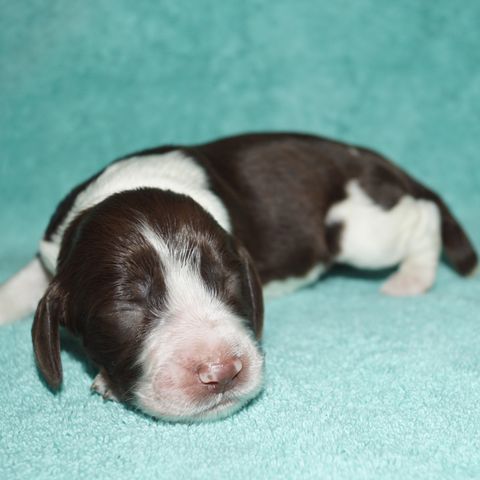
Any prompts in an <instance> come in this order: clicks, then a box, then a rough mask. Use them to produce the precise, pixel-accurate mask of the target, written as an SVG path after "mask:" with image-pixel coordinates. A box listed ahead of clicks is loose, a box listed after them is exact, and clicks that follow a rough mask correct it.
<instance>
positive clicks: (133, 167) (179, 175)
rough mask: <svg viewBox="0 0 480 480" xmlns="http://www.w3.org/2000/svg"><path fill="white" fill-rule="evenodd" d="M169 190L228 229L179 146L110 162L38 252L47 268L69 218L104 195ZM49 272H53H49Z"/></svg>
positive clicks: (222, 212) (221, 209) (203, 179)
mask: <svg viewBox="0 0 480 480" xmlns="http://www.w3.org/2000/svg"><path fill="white" fill-rule="evenodd" d="M148 187H150V188H158V189H162V190H170V191H172V192H175V193H180V194H184V195H187V196H189V197H191V198H192V199H193V200H194V201H195V202H197V203H198V204H199V205H200V206H202V207H203V208H204V209H205V210H206V211H207V212H208V213H210V215H212V217H213V218H214V219H215V220H216V221H217V222H218V223H219V225H220V226H221V227H222V228H224V229H225V230H226V231H228V232H229V231H230V228H231V227H230V219H229V216H228V213H227V210H226V208H225V206H224V205H223V203H222V202H221V201H220V199H219V198H218V197H217V196H216V195H214V194H213V193H212V192H211V191H210V190H209V183H208V177H207V174H206V173H205V171H204V169H203V168H202V167H201V166H200V165H198V163H196V162H195V161H194V160H193V159H192V158H189V157H188V156H187V155H185V154H184V153H182V152H181V151H179V150H174V151H171V152H168V153H165V154H161V155H148V156H140V157H130V158H127V159H125V160H121V161H119V162H116V163H113V164H112V165H110V166H109V167H107V168H106V170H105V171H104V172H103V173H102V174H101V175H100V176H99V177H98V178H97V179H96V180H95V181H93V182H92V183H91V184H90V185H88V187H87V188H86V189H85V190H83V191H82V192H80V193H79V194H78V196H77V198H76V199H75V202H74V204H73V206H72V208H71V210H70V211H69V213H68V215H67V216H66V218H65V220H64V221H63V222H62V224H61V225H60V226H59V227H58V229H57V231H56V232H55V233H54V235H52V241H51V242H44V243H48V245H42V244H41V245H40V253H41V255H42V258H43V259H44V260H45V263H46V264H47V265H48V266H49V268H51V267H52V266H55V265H56V264H57V258H58V251H59V247H60V243H61V240H62V236H63V234H64V232H65V230H66V228H67V226H68V225H69V224H70V222H71V221H72V220H73V219H74V218H75V217H76V216H77V215H78V214H79V213H80V212H82V211H83V210H85V209H87V208H90V207H93V206H94V205H97V204H98V203H100V202H102V201H103V200H105V199H106V198H107V197H109V196H111V195H113V194H115V193H119V192H124V191H128V190H135V189H138V188H148ZM52 273H53V272H52Z"/></svg>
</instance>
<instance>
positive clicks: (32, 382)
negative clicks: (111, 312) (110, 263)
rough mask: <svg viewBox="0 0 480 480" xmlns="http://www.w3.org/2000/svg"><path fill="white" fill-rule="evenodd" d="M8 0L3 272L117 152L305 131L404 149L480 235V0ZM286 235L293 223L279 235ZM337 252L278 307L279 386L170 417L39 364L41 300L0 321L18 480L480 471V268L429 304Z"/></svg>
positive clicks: (441, 284) (72, 372)
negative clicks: (36, 307) (35, 327)
mask: <svg viewBox="0 0 480 480" xmlns="http://www.w3.org/2000/svg"><path fill="white" fill-rule="evenodd" d="M1 12H2V13H1V15H0V62H1V63H0V65H1V69H0V145H1V158H0V202H1V205H2V207H1V208H0V225H1V236H0V277H1V278H0V280H4V279H6V278H7V277H8V276H9V275H11V274H12V273H13V272H15V271H16V270H17V269H19V268H20V267H21V266H22V265H23V264H25V263H26V262H27V261H28V260H29V259H30V258H31V256H32V255H33V253H34V252H35V249H36V244H37V240H38V239H39V238H40V236H41V234H42V230H43V228H44V226H45V225H46V222H47V220H48V218H49V215H50V214H51V212H52V211H53V208H54V206H55V204H56V202H57V201H58V200H59V199H60V197H61V196H62V195H63V194H65V193H66V192H67V191H68V190H69V189H70V188H71V186H72V185H74V184H75V183H77V182H79V181H80V180H82V179H84V178H85V177H86V176H87V175H90V174H91V173H93V172H94V171H96V170H97V169H98V168H99V167H101V166H102V165H103V164H104V163H105V162H107V161H109V160H111V159H113V158H115V157H116V156H120V155H123V154H125V153H128V152H130V151H133V150H136V149H140V148H144V147H147V146H153V145H158V144H162V143H171V142H184V143H190V142H199V141H204V140H208V139H211V138H214V137H218V136H221V135H227V134H233V133H238V132H242V131H252V130H297V131H310V132H315V133H320V134H323V135H328V136H333V137H336V138H339V139H342V140H345V141H350V142H354V143H359V144H363V145H368V146H370V147H372V148H375V149H378V150H381V151H383V152H385V153H386V154H387V155H388V156H390V157H392V158H395V160H396V161H397V162H398V163H399V164H400V165H402V166H403V167H404V168H405V169H407V170H408V171H409V172H411V173H412V174H414V175H415V176H416V177H418V178H420V179H422V181H424V182H425V183H426V184H428V185H430V186H431V187H433V188H435V189H436V190H437V191H439V192H441V193H442V195H443V196H444V198H445V199H446V201H447V202H448V203H449V204H450V206H451V207H452V209H453V210H454V212H455V213H456V215H457V216H458V218H459V219H460V220H461V221H462V223H463V224H464V225H465V227H466V229H467V230H468V231H469V233H470V236H471V237H472V239H473V241H474V242H475V244H476V246H477V248H478V247H480V242H479V239H480V168H479V166H480V152H479V150H480V149H479V145H480V143H479V142H480V141H479V139H480V117H479V104H480V29H479V28H478V22H479V20H480V4H479V3H478V2H476V1H475V0H464V1H463V2H452V1H450V0H437V1H436V2H425V1H424V2H419V1H418V0H404V1H397V2H387V1H383V0H351V1H348V0H336V1H334V2H318V1H316V0H296V1H287V0H276V1H275V2H266V1H260V0H243V1H223V2H221V1H214V0H201V1H200V0H199V1H196V2H194V1H192V0H190V1H176V0H171V1H163V0H161V1H159V0H137V1H135V2H130V1H129V0H115V1H114V0H95V1H91V0H85V1H83V2H65V1H63V0H50V1H49V2H44V1H41V0H29V1H25V2H8V1H6V0H5V1H3V2H2V6H1ZM279 241H281V239H279ZM383 278H384V275H382V274H378V275H377V274H368V273H359V272H355V271H353V270H349V269H346V268H340V269H336V270H335V271H334V272H333V273H332V274H331V275H329V276H327V277H326V278H324V279H322V280H321V281H320V282H319V283H318V284H316V285H315V286H314V287H312V288H307V289H304V290H302V291H300V292H298V293H296V294H293V295H291V296H288V297H285V298H281V299H278V300H275V301H272V302H270V303H269V304H268V305H267V311H266V330H265V339H264V343H263V346H264V350H265V352H266V361H267V372H266V382H265V390H264V393H263V395H262V396H260V397H259V398H258V399H257V400H256V401H254V402H253V403H252V404H251V405H249V406H248V407H247V408H244V409H243V410H242V411H241V412H239V413H238V414H236V415H234V416H232V417H231V418H228V419H226V420H223V421H220V422H214V423H208V424H196V425H185V424H168V423H164V422H161V421H154V420H152V419H150V418H147V417H145V416H142V415H140V414H138V413H136V412H134V411H130V410H127V409H126V408H124V407H123V406H121V405H119V404H116V403H112V402H104V401H103V400H102V399H101V398H100V397H99V396H96V395H93V394H90V392H89V385H90V383H91V381H92V376H93V375H94V372H93V371H92V370H91V369H90V368H89V367H88V365H86V364H85V362H84V361H82V357H81V355H80V353H79V352H78V348H77V347H76V346H75V344H74V343H72V342H71V341H68V340H67V341H66V342H65V347H64V350H63V353H62V360H63V362H64V371H65V382H64V386H63V389H62V391H61V392H60V393H59V394H57V395H53V394H51V393H50V392H49V391H48V390H47V389H46V388H45V386H44V385H43V384H42V382H41V381H40V380H39V377H38V374H37V372H36V369H35V366H34V361H33V357H32V349H31V345H30V333H29V331H30V326H31V317H30V318H27V319H24V320H23V321H21V322H19V323H17V324H15V325H12V326H8V327H5V328H1V329H0V371H1V377H0V378H1V380H2V388H1V389H0V410H1V411H0V478H1V479H3V480H10V479H38V480H43V479H62V478H66V479H76V478H79V479H80V478H81V479H84V478H100V479H103V478H114V479H116V480H120V479H132V478H141V479H145V480H147V479H163V478H166V479H168V478H181V479H197V478H198V479H204V478H205V479H242V480H244V479H246V478H253V479H269V478H275V479H277V478H285V479H297V478H298V479H348V480H356V479H375V478H376V479H382V480H385V479H393V478H395V479H430V478H432V479H449V480H452V479H463V478H480V453H479V452H480V433H479V432H480V353H479V352H480V308H479V307H480V281H479V278H478V277H476V278H473V279H469V280H463V279H460V278H459V277H458V276H456V275H455V274H454V273H453V272H452V271H451V270H450V269H449V268H448V267H447V266H446V265H445V264H443V265H442V266H441V268H440V271H439V275H438V281H437V284H436V285H435V287H434V289H433V290H432V291H431V292H430V293H428V294H427V295H425V296H422V297H419V298H414V299H393V298H386V297H384V296H381V295H380V294H379V293H378V291H377V290H378V287H379V286H380V284H381V282H382V280H383Z"/></svg>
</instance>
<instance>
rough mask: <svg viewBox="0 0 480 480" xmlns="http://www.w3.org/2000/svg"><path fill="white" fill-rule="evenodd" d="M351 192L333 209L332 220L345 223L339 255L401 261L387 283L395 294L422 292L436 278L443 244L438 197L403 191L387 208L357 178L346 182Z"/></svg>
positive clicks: (356, 260)
mask: <svg viewBox="0 0 480 480" xmlns="http://www.w3.org/2000/svg"><path fill="white" fill-rule="evenodd" d="M346 192H347V198H346V199H345V200H343V201H341V202H339V203H337V204H335V205H334V206H332V207H331V209H330V210H329V212H328V214H327V217H326V222H327V224H332V223H340V224H342V225H343V230H342V236H341V239H340V249H339V250H340V251H339V254H338V256H337V258H336V259H335V260H336V261H338V262H342V263H347V264H350V265H353V266H355V267H360V268H368V269H375V268H385V267H392V266H394V265H398V264H400V268H399V270H398V271H397V272H396V273H395V274H394V275H392V277H390V278H389V279H388V280H387V282H386V283H385V284H384V285H383V287H382V292H384V293H386V294H389V295H395V296H405V295H417V294H420V293H423V292H425V291H426V290H428V289H429V288H430V287H431V286H432V284H433V282H434V281H435V274H436V270H437V264H438V258H439V256H440V250H441V233H440V214H439V210H438V207H437V206H436V205H435V203H433V202H431V201H428V200H419V199H416V198H413V197H412V196H409V195H405V196H403V197H402V198H401V199H400V200H399V201H398V203H397V204H396V205H395V206H394V207H392V208H390V209H385V208H383V207H381V206H380V205H378V204H377V203H375V202H374V201H373V200H372V199H371V198H370V197H369V196H368V195H367V194H366V193H365V191H364V190H363V189H362V187H361V186H360V185H359V183H358V182H357V181H351V182H350V183H349V184H348V185H347V188H346Z"/></svg>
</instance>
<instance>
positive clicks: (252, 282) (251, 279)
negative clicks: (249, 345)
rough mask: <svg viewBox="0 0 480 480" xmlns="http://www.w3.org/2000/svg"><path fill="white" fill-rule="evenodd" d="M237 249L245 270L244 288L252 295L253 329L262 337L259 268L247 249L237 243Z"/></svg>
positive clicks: (261, 294) (251, 315)
mask: <svg viewBox="0 0 480 480" xmlns="http://www.w3.org/2000/svg"><path fill="white" fill-rule="evenodd" d="M237 250H238V253H239V255H240V258H241V260H242V265H243V270H244V279H245V280H244V283H245V286H244V288H245V289H246V291H247V293H248V295H249V296H250V305H251V311H250V318H251V319H252V325H253V330H254V332H255V337H256V338H257V339H260V338H261V337H262V332H263V291H262V284H261V282H260V277H259V275H258V273H257V269H256V268H255V265H254V264H253V260H252V257H251V256H250V254H249V253H248V251H247V249H246V248H245V247H244V246H243V245H240V244H239V243H237Z"/></svg>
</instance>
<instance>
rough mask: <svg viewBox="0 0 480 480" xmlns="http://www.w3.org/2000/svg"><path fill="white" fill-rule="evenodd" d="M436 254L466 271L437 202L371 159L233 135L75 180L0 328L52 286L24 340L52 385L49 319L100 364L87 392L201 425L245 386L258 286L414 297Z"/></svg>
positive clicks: (328, 145)
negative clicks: (356, 281)
mask: <svg viewBox="0 0 480 480" xmlns="http://www.w3.org/2000/svg"><path fill="white" fill-rule="evenodd" d="M242 245H243V246H244V247H245V248H244V247H243V246H242ZM442 245H443V247H444V249H445V252H446V255H447V257H448V258H449V260H450V261H451V263H452V265H453V266H454V268H455V269H456V270H457V271H458V272H459V273H461V274H463V275H466V274H468V273H470V272H471V271H472V270H473V269H474V268H475V266H476V263H477V257H476V254H475V252H474V250H473V248H472V246H471V244H470V242H469V240H468V238H467V237H466V235H465V233H464V232H463V230H462V229H461V227H460V226H459V225H458V223H457V222H456V221H455V219H454V218H453V217H452V215H451V213H450V212H449V211H448V209H447V207H446V206H445V204H444V203H443V202H442V201H441V199H440V198H439V197H438V196H437V195H436V194H434V193H433V192H431V191H430V190H428V189H427V188H425V187H423V186H422V185H420V184H419V183H418V182H416V181H415V180H413V179H412V178H411V177H409V176H408V175H407V174H406V173H405V172H403V171H401V170H400V169H399V168H398V167H396V166H394V165H393V164H391V163H390V162H388V161H387V160H385V159H384V158H383V157H381V156H379V155H378V154H376V153H374V152H371V151H369V150H366V149H362V148H357V147H352V146H349V145H345V144H342V143H338V142H333V141H331V140H326V139H322V138H319V137H314V136H308V135H299V134H252V135H242V136H237V137H231V138H227V139H224V140H219V141H216V142H212V143H209V144H205V145H199V146H191V147H177V146H169V147H161V148H157V149H151V150H146V151H143V152H139V153H137V154H134V155H131V156H128V157H125V158H122V159H120V160H117V161H115V162H114V163H112V164H111V165H110V166H108V167H107V168H106V169H104V170H103V171H101V172H100V173H98V174H97V175H95V176H94V177H92V178H91V179H89V180H88V181H86V182H84V183H83V184H81V185H79V186H78V187H77V188H75V189H74V190H73V191H72V192H71V193H70V194H69V195H68V196H67V197H66V198H65V199H64V200H63V202H61V203H60V205H59V207H58V208H57V211H56V212H55V214H54V215H53V217H52V219H51V221H50V224H49V226H48V228H47V231H46V234H45V237H44V239H43V240H42V242H41V244H40V249H39V252H40V258H41V264H42V265H43V266H45V267H46V270H47V271H48V273H44V272H43V271H42V270H41V268H40V262H39V261H38V260H37V261H34V262H33V263H32V264H31V266H30V268H29V269H27V270H26V271H24V272H23V273H22V274H19V276H17V277H16V279H15V278H14V279H13V280H11V281H10V282H9V283H7V284H5V285H4V286H3V287H2V290H0V302H1V304H2V305H4V304H5V303H6V302H7V301H8V298H11V297H12V294H14V293H15V292H18V291H19V289H21V288H22V285H26V284H27V282H26V280H25V278H26V277H28V278H29V281H30V283H32V280H33V283H35V284H36V285H37V286H38V287H37V288H36V290H35V289H32V293H31V295H30V296H29V295H26V300H25V302H24V304H23V306H22V305H21V303H22V302H19V306H18V308H17V309H15V308H13V309H12V308H11V309H10V311H9V312H4V313H3V321H6V320H7V316H8V317H12V316H16V314H18V313H21V314H23V313H25V312H26V311H27V310H28V308H29V306H30V307H31V303H32V299H34V298H33V297H39V293H40V292H42V290H43V289H45V288H46V286H47V284H48V282H47V279H48V274H51V275H53V276H54V280H53V281H52V283H50V287H49V289H48V290H47V293H46V294H45V296H44V297H43V299H42V301H41V302H40V305H39V308H38V309H37V314H36V318H35V324H34V330H33V331H34V344H35V346H36V354H37V359H38V362H39V366H40V369H41V370H42V372H43V373H44V374H45V375H46V378H47V379H48V380H49V382H50V383H51V384H52V385H54V386H55V385H58V384H59V382H60V380H61V369H60V364H59V356H58V351H59V345H58V327H55V322H57V323H58V324H63V325H65V326H66V327H67V328H69V329H70V330H72V331H73V332H74V333H76V334H78V335H79V336H81V337H82V338H83V342H84V344H85V346H86V349H87V352H88V354H89V356H90V357H91V359H93V360H94V361H95V362H96V363H97V364H98V365H99V367H101V368H102V372H103V373H102V374H101V377H99V378H97V380H96V382H95V385H96V388H97V389H98V390H101V391H103V392H106V391H107V390H108V391H110V392H114V393H113V394H111V395H116V396H117V397H118V398H119V399H122V400H127V401H131V402H132V403H134V404H136V405H138V406H139V407H140V408H142V409H143V410H144V411H147V412H148V413H151V414H152V415H155V416H162V417H166V418H205V417H210V416H219V415H223V414H227V413H229V412H230V411H232V410H233V409H235V408H237V407H238V406H240V405H241V404H242V403H244V402H245V401H246V400H248V399H249V398H251V397H252V396H254V395H255V394H256V393H257V392H258V389H259V388H260V383H261V370H262V360H261V354H260V352H259V350H258V346H256V344H255V340H254V339H255V338H257V339H258V338H259V337H260V335H261V328H262V326H261V325H262V301H261V293H259V290H260V284H261V285H262V286H263V288H264V292H265V293H269V294H271V295H278V294H282V293H286V292H288V291H291V290H294V289H295V288H299V287H300V286H302V285H304V284H306V283H309V282H312V281H315V280H316V279H317V278H318V276H319V275H320V274H321V272H322V271H324V270H325V269H326V268H328V267H329V266H330V265H332V264H333V263H335V262H344V263H348V264H351V265H353V266H358V267H363V268H381V267H388V266H393V265H397V264H399V265H400V267H399V269H398V271H397V272H396V273H395V274H394V275H393V276H392V277H391V278H390V279H388V280H387V282H386V283H385V284H384V286H383V291H384V292H385V293H389V294H392V295H413V294H418V293H422V292H424V291H426V290H427V289H428V288H430V287H431V285H432V284H433V282H434V279H435V273H436V267H437V263H438V258H439V255H440V252H441V248H442ZM247 252H248V253H247ZM250 257H251V258H252V259H253V263H252V261H251V259H250ZM257 272H258V277H257ZM119 286H120V288H119ZM117 290H119V291H117ZM42 293H43V292H42ZM22 294H23V292H22ZM112 298H113V300H112ZM27 300H28V301H27ZM55 309H56V310H55ZM55 318H56V319H57V320H55ZM1 319H2V317H0V320H1ZM45 319H47V320H45ZM167 319H168V320H167ZM52 325H53V327H52ZM119 325H120V327H121V328H119ZM118 330H120V333H118ZM52 332H53V333H52ZM113 337H118V338H116V339H115V340H114V341H113V340H112V341H110V344H109V345H105V343H108V342H109V339H110V340H111V339H112V338H113ZM112 351H113V353H112ZM119 351H122V352H123V353H122V355H120V354H119V353H118V352H119ZM192 351H194V352H195V353H193V354H192V353H191V352H192ZM52 352H53V354H52ZM212 365H213V366H212ZM237 370H238V371H237ZM185 372H189V373H185ZM192 372H193V373H192ZM219 372H220V373H219ZM239 372H240V373H239ZM199 378H200V380H201V381H200V382H199V381H198V379H199ZM212 378H213V380H212V382H209V381H208V380H209V379H212ZM202 379H203V380H202ZM204 380H205V381H204ZM225 382H228V389H226V388H224V387H225V385H223V384H224V383H225ZM219 383H220V384H222V385H223V387H222V391H221V392H219V391H218V388H219V387H218V384H219ZM212 385H215V386H214V387H212ZM204 387H205V388H204ZM213 388H215V389H217V390H214V391H210V390H212V389H213ZM208 389H210V390H208ZM227 390H228V391H227Z"/></svg>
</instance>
